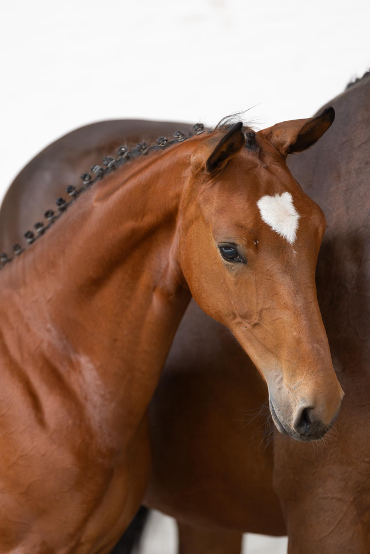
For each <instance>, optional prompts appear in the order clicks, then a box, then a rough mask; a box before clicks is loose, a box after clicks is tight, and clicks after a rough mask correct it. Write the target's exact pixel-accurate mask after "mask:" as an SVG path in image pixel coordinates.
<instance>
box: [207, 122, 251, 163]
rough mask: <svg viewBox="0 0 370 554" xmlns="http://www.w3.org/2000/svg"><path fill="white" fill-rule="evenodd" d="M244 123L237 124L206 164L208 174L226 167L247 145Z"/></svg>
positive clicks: (223, 138) (221, 141)
mask: <svg viewBox="0 0 370 554" xmlns="http://www.w3.org/2000/svg"><path fill="white" fill-rule="evenodd" d="M242 129H243V123H236V124H235V125H233V127H232V128H231V129H230V131H229V132H228V133H226V135H225V136H224V137H222V139H221V140H220V142H219V143H218V145H217V146H216V148H215V149H214V150H213V152H212V154H211V155H210V156H209V158H208V160H207V163H206V171H207V173H215V172H216V171H220V170H221V169H223V168H224V167H225V165H226V164H227V162H228V161H229V160H230V158H232V157H233V156H235V154H237V153H238V152H239V151H240V150H241V149H242V148H243V146H244V144H245V135H244V133H243V131H242Z"/></svg>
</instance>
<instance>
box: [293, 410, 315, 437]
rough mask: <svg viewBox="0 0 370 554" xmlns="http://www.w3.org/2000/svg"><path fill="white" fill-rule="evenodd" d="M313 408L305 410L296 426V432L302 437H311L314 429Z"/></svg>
mask: <svg viewBox="0 0 370 554" xmlns="http://www.w3.org/2000/svg"><path fill="white" fill-rule="evenodd" d="M310 411H311V408H303V410H302V412H301V415H300V417H299V418H298V420H297V423H296V424H295V426H294V427H295V430H296V431H297V433H299V434H300V435H309V434H310V432H311V429H312V421H311V418H310Z"/></svg>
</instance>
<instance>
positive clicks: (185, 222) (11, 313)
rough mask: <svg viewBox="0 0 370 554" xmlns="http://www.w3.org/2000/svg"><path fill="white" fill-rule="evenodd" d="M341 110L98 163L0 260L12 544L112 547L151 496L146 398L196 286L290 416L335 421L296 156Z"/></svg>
mask: <svg viewBox="0 0 370 554" xmlns="http://www.w3.org/2000/svg"><path fill="white" fill-rule="evenodd" d="M332 121H333V110H332V109H328V110H326V111H325V112H324V113H323V114H322V115H320V116H318V117H316V118H313V119H310V120H299V121H296V122H286V123H282V124H279V125H277V126H274V127H272V128H270V129H267V130H264V131H260V132H259V133H258V134H257V135H254V133H250V134H248V135H247V142H246V141H245V135H244V134H243V133H242V131H241V124H236V125H234V126H233V127H232V128H230V129H229V130H225V129H217V130H216V131H215V132H214V133H213V134H205V135H202V136H194V137H193V138H191V139H189V140H188V141H187V142H184V143H183V142H182V140H183V138H184V137H182V136H180V137H178V140H179V142H181V144H177V145H175V146H173V148H171V149H168V150H165V151H163V152H160V153H158V152H157V153H151V154H150V155H148V157H144V156H142V157H141V159H139V160H136V161H133V162H130V161H129V162H128V165H127V168H126V166H124V168H120V169H118V170H117V171H116V173H114V174H113V175H110V176H109V177H106V178H105V179H104V182H102V183H101V184H100V185H99V186H95V187H93V188H91V187H90V185H91V183H89V179H88V178H86V177H85V179H84V181H85V187H84V190H86V189H88V192H84V196H83V200H82V197H81V199H78V201H76V203H75V204H74V206H73V207H71V208H70V210H68V211H67V213H66V215H64V216H63V217H62V218H60V220H59V221H57V222H55V223H54V225H51V224H50V225H49V227H50V229H49V230H48V231H47V233H46V235H45V236H44V237H42V238H40V239H39V240H38V241H37V242H36V243H35V244H34V245H32V246H31V247H30V248H29V249H27V251H26V252H25V253H23V254H21V257H19V258H18V259H16V260H13V261H12V262H11V263H8V262H7V259H6V257H5V256H2V261H3V262H4V265H5V267H4V268H3V270H2V273H1V277H0V285H1V303H2V320H1V322H0V328H1V332H2V336H3V342H2V344H1V358H2V369H3V392H2V402H1V405H2V419H1V426H2V427H1V434H0V436H1V440H2V442H3V446H2V451H3V452H5V451H6V459H4V460H3V463H2V465H1V467H0V478H1V480H2V482H3V484H4V489H3V490H4V493H3V496H2V500H1V504H0V509H1V517H0V552H9V551H14V552H27V553H32V552H35V553H36V552H37V553H39V552H41V551H42V552H45V553H46V552H58V553H59V552H60V553H62V552H63V553H64V552H66V553H67V552H74V553H77V552H78V553H81V554H84V553H85V552H89V553H95V552H101V553H103V552H108V551H109V549H110V548H111V547H112V546H113V544H114V542H115V541H116V540H117V538H118V536H119V533H120V532H121V531H122V530H123V529H124V528H125V526H126V525H127V523H128V522H129V521H130V519H131V518H132V516H133V514H134V511H135V509H136V508H137V506H138V504H139V503H140V501H141V499H142V497H143V494H144V490H145V487H146V484H147V473H148V470H149V467H150V466H149V463H150V457H149V438H148V428H147V418H146V410H147V406H148V403H149V401H150V398H151V396H152V394H153V392H154V389H155V387H156V384H157V382H158V379H159V373H160V370H161V368H162V365H163V363H164V361H165V358H166V355H167V352H168V350H169V347H170V345H171V342H172V338H173V336H174V333H175V331H176V328H177V325H178V323H179V321H180V319H181V317H182V315H183V313H184V311H185V308H186V305H187V303H188V302H189V299H190V293H191V294H192V295H193V296H194V297H195V298H196V300H197V302H198V303H199V305H200V306H201V307H202V308H203V309H204V310H205V311H206V312H207V313H208V314H209V315H211V316H212V317H214V318H215V319H217V320H219V321H220V322H222V323H223V324H224V325H226V326H228V327H229V328H230V329H231V330H232V332H233V334H234V335H235V337H236V338H237V339H238V340H239V342H240V344H241V345H242V347H243V348H244V349H245V350H247V351H248V352H249V354H250V355H251V356H252V357H253V360H254V362H255V364H256V365H257V367H258V368H259V370H260V372H261V374H262V375H263V376H264V378H265V379H266V381H267V383H268V387H269V397H270V407H271V412H272V415H273V418H274V421H275V423H276V425H277V426H278V428H279V429H280V430H281V431H284V432H285V433H288V434H290V435H291V436H292V437H294V438H295V439H297V440H301V441H308V440H312V439H316V438H319V437H321V436H323V435H324V434H325V433H326V432H327V430H328V429H329V428H330V425H331V423H332V421H333V419H334V418H335V416H336V413H337V411H338V408H339V405H340V402H341V399H342V390H341V388H340V386H339V384H338V381H337V380H336V377H335V374H334V371H333V368H332V365H331V358H330V353H329V349H328V344H327V340H326V334H325V331H324V327H323V325H322V321H321V316H320V312H319V309H318V305H317V299H316V291H315V284H314V270H315V264H316V257H317V252H318V249H319V245H320V242H321V238H322V235H323V231H324V227H325V220H324V217H323V215H322V212H321V211H320V209H319V208H318V206H317V205H315V204H314V203H313V202H311V201H310V199H309V198H308V197H307V196H306V195H305V194H304V193H303V192H302V191H301V190H300V188H299V186H298V185H297V183H296V182H295V180H294V179H293V178H292V177H291V175H290V173H289V171H288V170H287V167H286V164H285V158H286V155H287V154H288V153H290V152H294V151H302V150H304V149H305V148H307V147H308V146H310V145H311V144H312V143H314V142H316V140H318V138H320V136H321V135H322V134H323V133H324V132H325V131H326V130H327V129H328V128H329V127H330V125H331V123H332ZM162 145H163V141H162ZM245 145H246V146H247V147H245ZM141 152H144V153H146V152H147V147H146V145H144V144H141V145H140V147H139V149H136V150H135V151H134V152H133V153H132V154H130V157H137V156H138V155H139V154H140V153H141ZM126 154H127V152H126V151H123V150H121V152H120V155H121V160H125V159H126ZM107 163H108V165H109V167H111V165H112V164H113V165H114V163H113V161H108V162H107ZM95 170H96V172H97V174H98V175H99V174H100V173H101V172H102V170H101V168H95ZM166 175H168V176H169V177H166ZM70 192H71V194H74V193H75V191H73V190H72V191H70ZM58 206H59V208H60V209H61V210H63V209H64V207H65V206H64V203H63V201H61V202H60V201H59V202H58ZM47 218H48V219H49V220H50V219H51V220H53V214H51V213H50V212H48V214H47ZM37 230H38V231H41V232H43V230H44V228H43V226H42V225H41V224H38V225H37ZM27 238H28V240H29V241H30V242H32V241H33V236H32V234H31V233H28V234H27ZM19 251H20V247H19V246H17V247H16V249H15V252H16V253H18V254H19ZM257 280H258V289H257V290H256V285H255V283H256V281H257ZM272 297H273V302H272ZM292 327H293V329H294V330H295V331H294V332H291V328H292ZM133 343H134V344H135V348H134V349H133V348H132V344H133ZM14 406H16V408H14ZM48 476H50V478H48Z"/></svg>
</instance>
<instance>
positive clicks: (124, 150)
mask: <svg viewBox="0 0 370 554" xmlns="http://www.w3.org/2000/svg"><path fill="white" fill-rule="evenodd" d="M238 115H239V114H234V115H232V116H227V117H225V118H223V119H222V120H221V121H220V122H219V123H218V124H217V125H216V127H215V128H214V129H213V130H211V129H206V128H205V127H204V125H203V124H202V123H196V124H195V125H194V126H193V130H192V132H188V133H187V134H185V133H183V132H182V131H176V133H174V136H173V138H172V139H169V138H167V137H159V138H158V139H157V140H156V143H155V144H153V145H151V146H149V144H148V143H147V142H139V143H138V144H137V145H136V146H134V147H132V148H129V147H127V146H120V147H119V148H118V149H117V152H116V156H115V157H114V156H105V157H104V158H103V161H102V165H94V166H92V167H91V173H92V174H91V173H88V172H86V173H83V175H81V180H82V185H80V186H77V187H76V186H74V185H69V186H67V188H66V193H67V195H68V197H69V201H67V200H66V199H65V198H63V197H60V198H57V200H56V201H55V203H56V206H57V209H58V211H57V212H55V211H54V210H51V209H49V210H46V212H45V213H44V218H45V219H46V220H47V223H46V224H44V223H43V222H42V221H38V222H37V223H35V225H34V229H35V231H36V233H35V232H34V231H31V230H28V231H27V232H26V233H25V234H24V237H25V239H26V240H27V243H28V246H30V245H31V244H33V243H34V242H35V241H36V240H38V239H39V238H40V237H41V236H42V235H43V234H44V233H45V232H46V231H47V230H48V229H50V227H51V226H52V225H53V223H54V222H55V221H56V220H57V219H59V218H60V216H61V215H62V213H63V212H65V211H66V210H67V209H68V208H69V207H70V206H71V205H72V204H73V203H74V202H75V200H76V199H77V198H78V197H79V196H80V194H82V193H83V192H85V191H87V190H89V189H90V188H91V187H92V185H94V184H95V183H96V182H97V181H100V180H101V179H103V177H105V176H106V175H108V174H110V173H112V172H113V171H115V170H116V169H118V168H119V167H121V166H122V165H124V164H125V163H127V162H130V161H132V160H134V159H136V158H139V157H141V156H145V155H147V154H148V153H150V152H155V151H161V150H165V149H166V148H168V147H170V146H173V145H174V144H178V143H181V142H184V141H185V140H188V139H189V138H192V137H194V136H196V135H201V134H203V133H204V132H208V133H211V132H213V131H215V130H222V131H227V130H228V129H229V128H230V126H231V125H232V124H233V123H235V118H236V117H237V116H238ZM245 147H246V148H248V149H251V150H254V149H256V147H257V144H256V141H255V133H254V132H253V131H252V130H251V129H250V128H249V127H248V128H247V132H246V142H245ZM12 249H13V252H14V256H13V257H11V256H8V254H7V253H6V252H3V253H1V254H0V264H1V265H0V269H2V268H3V267H4V266H5V265H7V264H8V263H9V262H11V261H12V260H13V259H14V257H16V256H19V255H20V254H22V252H24V251H25V248H22V246H21V245H20V244H19V243H17V244H14V245H13V247H12Z"/></svg>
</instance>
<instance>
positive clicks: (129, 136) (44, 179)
mask: <svg viewBox="0 0 370 554" xmlns="http://www.w3.org/2000/svg"><path fill="white" fill-rule="evenodd" d="M191 128H192V125H189V124H188V123H173V122H167V121H147V120H141V119H133V120H130V119H117V120H111V121H99V122H98V123H92V124H91V125H86V126H84V127H80V128H79V129H75V130H74V131H72V132H71V133H68V134H66V135H64V136H62V137H61V138H60V139H58V140H56V141H55V142H53V143H52V144H50V145H49V146H47V147H46V148H45V149H44V150H43V151H42V152H40V153H39V154H38V155H37V156H36V157H35V158H33V159H32V160H31V161H30V162H29V163H28V164H27V165H26V166H25V167H24V168H23V169H22V171H20V173H19V174H18V175H17V177H16V178H15V179H14V181H13V183H12V185H11V187H10V188H9V190H8V191H7V193H6V195H5V197H4V200H3V203H2V207H1V217H0V241H1V250H4V251H5V252H9V251H10V250H11V247H12V245H13V243H14V241H15V240H16V241H18V240H19V239H20V238H21V237H22V231H25V230H27V229H30V228H32V226H33V224H34V223H36V220H37V221H38V219H39V218H40V216H41V215H42V211H43V210H44V209H45V208H47V207H50V206H53V204H54V202H55V200H56V198H58V197H61V196H64V195H65V189H66V187H67V186H68V185H72V184H74V183H76V180H78V178H79V176H80V175H81V174H82V173H84V172H85V171H90V168H91V166H93V165H95V164H97V163H99V162H101V161H102V160H103V157H104V156H107V155H111V154H112V152H115V151H116V150H117V148H118V147H119V146H120V145H121V144H122V141H125V140H128V141H129V142H130V143H132V144H137V143H138V142H140V141H143V140H152V141H153V140H155V139H156V138H158V136H159V135H160V134H162V135H166V136H167V135H173V134H174V133H175V132H176V131H178V130H179V129H181V130H182V131H185V132H189V131H190V130H191Z"/></svg>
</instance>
